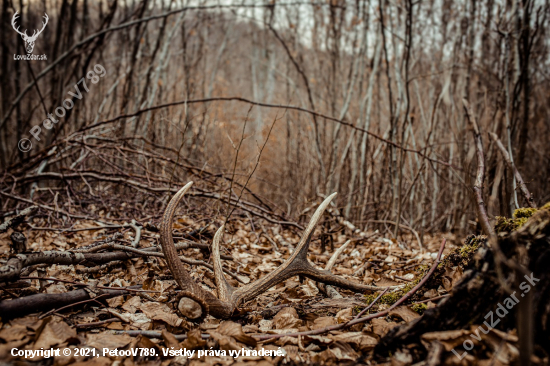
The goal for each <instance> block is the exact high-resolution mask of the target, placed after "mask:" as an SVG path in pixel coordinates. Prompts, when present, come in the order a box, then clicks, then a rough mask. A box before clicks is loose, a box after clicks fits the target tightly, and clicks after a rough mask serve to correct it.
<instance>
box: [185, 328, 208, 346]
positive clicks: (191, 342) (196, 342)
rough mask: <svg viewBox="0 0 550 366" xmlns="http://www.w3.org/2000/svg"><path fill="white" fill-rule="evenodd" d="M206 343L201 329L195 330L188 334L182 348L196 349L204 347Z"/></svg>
mask: <svg viewBox="0 0 550 366" xmlns="http://www.w3.org/2000/svg"><path fill="white" fill-rule="evenodd" d="M204 345H206V341H205V340H204V339H202V335H201V331H200V329H193V330H190V331H189V332H187V339H185V340H184V341H183V342H181V343H180V347H181V348H187V349H195V348H200V347H204Z"/></svg>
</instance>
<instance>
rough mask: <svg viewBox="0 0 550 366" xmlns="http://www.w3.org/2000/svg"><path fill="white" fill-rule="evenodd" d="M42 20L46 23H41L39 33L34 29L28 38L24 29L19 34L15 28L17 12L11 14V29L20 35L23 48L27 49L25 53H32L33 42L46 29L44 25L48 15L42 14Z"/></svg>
mask: <svg viewBox="0 0 550 366" xmlns="http://www.w3.org/2000/svg"><path fill="white" fill-rule="evenodd" d="M43 18H44V19H45V20H46V22H42V29H40V30H39V31H37V30H36V29H35V30H34V32H33V34H32V36H30V37H29V36H28V34H27V30H26V29H25V31H24V32H20V31H19V27H17V28H16V24H15V21H16V20H17V12H15V14H13V17H12V18H11V26H12V27H13V29H14V30H15V31H16V32H17V33H19V34H20V35H21V38H23V41H24V42H25V48H26V49H27V53H32V50H33V49H34V42H35V41H36V38H38V36H39V35H40V33H42V31H43V30H44V28H46V24H48V19H49V18H48V14H46V13H44V17H43Z"/></svg>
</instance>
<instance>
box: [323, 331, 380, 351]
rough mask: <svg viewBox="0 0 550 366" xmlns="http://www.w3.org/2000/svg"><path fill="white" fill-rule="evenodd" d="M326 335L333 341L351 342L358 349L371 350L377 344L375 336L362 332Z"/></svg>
mask: <svg viewBox="0 0 550 366" xmlns="http://www.w3.org/2000/svg"><path fill="white" fill-rule="evenodd" d="M328 337H329V338H330V339H332V340H334V341H341V342H344V343H350V344H353V345H355V346H356V347H357V348H359V349H360V350H371V349H373V348H374V346H376V344H378V340H377V339H376V338H374V337H371V336H368V335H366V334H363V333H362V332H347V333H342V334H338V335H329V336H328Z"/></svg>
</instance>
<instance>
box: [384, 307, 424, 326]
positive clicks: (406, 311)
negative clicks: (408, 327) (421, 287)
mask: <svg viewBox="0 0 550 366" xmlns="http://www.w3.org/2000/svg"><path fill="white" fill-rule="evenodd" d="M389 315H390V316H396V317H398V318H401V319H403V320H404V321H406V322H410V321H412V320H414V319H416V318H420V315H418V313H417V312H415V311H412V310H411V309H410V308H409V307H408V306H398V307H397V308H395V309H393V310H392V311H390V313H389Z"/></svg>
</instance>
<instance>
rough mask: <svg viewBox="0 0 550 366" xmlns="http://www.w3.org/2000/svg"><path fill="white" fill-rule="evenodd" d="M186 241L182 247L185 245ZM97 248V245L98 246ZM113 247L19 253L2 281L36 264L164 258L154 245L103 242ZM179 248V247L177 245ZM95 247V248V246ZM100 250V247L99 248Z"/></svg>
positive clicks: (196, 262) (192, 262)
mask: <svg viewBox="0 0 550 366" xmlns="http://www.w3.org/2000/svg"><path fill="white" fill-rule="evenodd" d="M185 245H186V244H185V243H184V244H182V245H181V246H180V248H184V247H185ZM96 248H97V247H96ZM104 248H112V249H117V250H120V251H117V252H107V253H93V252H92V253H82V252H69V251H66V252H60V251H45V252H41V253H32V254H17V255H16V256H14V257H12V258H10V259H9V260H8V263H7V264H6V265H5V266H3V267H0V282H6V281H13V280H16V279H18V278H19V276H20V275H21V270H22V269H23V268H24V267H28V266H32V265H36V264H58V265H76V264H82V265H85V266H96V265H98V264H105V263H108V262H112V261H120V260H127V259H131V258H136V257H147V256H149V257H160V258H164V254H162V253H157V252H156V251H158V250H159V248H156V247H152V249H150V250H140V249H135V248H132V247H127V246H124V245H119V244H114V243H103V244H101V248H100V249H104ZM176 248H178V247H176ZM94 249H95V248H94ZM98 250H99V249H98ZM179 258H180V260H181V261H182V262H184V263H187V264H189V265H196V266H203V267H206V268H208V269H210V270H212V271H213V270H214V267H213V266H212V265H211V264H208V263H206V262H204V261H201V260H194V259H189V258H186V257H184V256H181V257H179ZM224 272H225V273H227V274H228V275H230V276H231V277H233V278H234V279H235V280H237V281H239V282H241V283H244V281H243V280H242V279H241V278H240V277H239V276H238V275H237V274H235V273H233V272H231V271H229V270H224Z"/></svg>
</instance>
